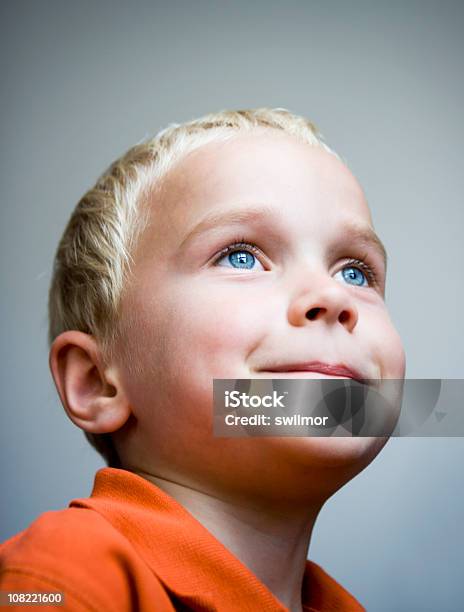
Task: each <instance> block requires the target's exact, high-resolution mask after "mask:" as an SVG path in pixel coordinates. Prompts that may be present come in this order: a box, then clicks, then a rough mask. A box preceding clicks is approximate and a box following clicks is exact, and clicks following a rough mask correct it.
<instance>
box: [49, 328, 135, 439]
mask: <svg viewBox="0 0 464 612" xmlns="http://www.w3.org/2000/svg"><path fill="white" fill-rule="evenodd" d="M49 363H50V370H51V373H52V376H53V379H54V381H55V385H56V388H57V391H58V393H59V395H60V398H61V401H62V403H63V406H64V409H65V410H66V413H67V414H68V416H69V418H70V419H71V421H73V423H75V424H76V425H77V426H78V427H80V428H81V429H84V430H85V431H87V432H89V433H110V432H114V431H117V430H118V429H120V428H121V427H122V426H123V425H124V423H125V422H126V421H127V419H128V418H129V416H130V414H131V408H130V403H129V401H128V399H127V397H126V394H125V392H124V389H123V387H122V383H121V381H120V379H119V377H118V372H117V369H116V367H108V366H105V365H104V364H103V360H102V356H101V351H100V349H99V346H98V344H97V342H96V340H95V338H94V337H93V336H91V335H89V334H85V333H83V332H79V331H66V332H63V333H62V334H60V335H59V336H58V337H57V338H55V340H54V342H53V344H52V346H51V348H50V359H49Z"/></svg>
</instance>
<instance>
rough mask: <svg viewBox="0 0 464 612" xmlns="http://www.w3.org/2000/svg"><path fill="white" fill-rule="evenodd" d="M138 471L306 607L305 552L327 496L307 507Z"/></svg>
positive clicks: (281, 594)
mask: <svg viewBox="0 0 464 612" xmlns="http://www.w3.org/2000/svg"><path fill="white" fill-rule="evenodd" d="M137 473H138V474H139V475H140V476H142V477H143V478H146V479H147V480H149V481H151V482H153V484H155V485H156V486H158V487H159V488H160V489H162V490H163V491H165V492H166V493H167V494H168V495H170V496H171V497H173V498H174V499H175V500H176V501H178V502H179V503H180V504H182V506H184V508H186V510H188V511H189V512H190V514H192V516H194V517H195V518H196V519H197V520H198V521H199V522H200V523H202V525H203V526H204V527H206V529H208V531H210V533H212V534H213V535H214V537H215V538H216V539H218V540H219V541H220V542H221V543H222V544H223V545H224V546H225V547H226V548H228V549H229V551H230V552H231V553H232V554H233V555H235V556H236V557H237V558H238V559H239V560H240V561H241V562H242V563H243V564H244V565H246V566H247V567H248V568H249V569H250V570H251V571H252V572H253V573H254V574H255V575H256V576H257V577H258V579H259V580H261V582H262V583H263V584H265V585H266V586H267V588H268V589H269V590H270V591H271V592H272V593H273V595H274V596H275V597H276V598H277V599H278V600H279V601H280V602H281V603H282V604H283V605H285V606H286V607H287V608H288V609H289V610H291V612H301V610H302V604H301V590H302V582H303V576H304V572H305V566H306V558H307V553H308V549H309V543H310V539H311V533H312V530H313V526H314V523H315V521H316V518H317V515H318V513H319V510H320V509H321V506H322V502H319V503H316V504H314V505H309V504H305V506H304V507H302V508H294V507H292V508H289V507H285V506H284V505H282V507H279V508H276V507H275V506H272V507H271V506H270V504H263V503H261V504H259V503H253V502H246V505H245V503H244V502H243V501H234V500H230V499H228V500H225V499H222V498H220V497H216V496H214V495H212V494H210V493H206V492H204V491H201V490H199V489H195V488H192V487H190V486H186V485H184V484H180V483H178V482H173V481H171V480H166V479H164V478H161V477H159V476H156V475H153V474H148V473H146V472H142V471H137Z"/></svg>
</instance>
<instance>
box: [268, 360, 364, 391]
mask: <svg viewBox="0 0 464 612" xmlns="http://www.w3.org/2000/svg"><path fill="white" fill-rule="evenodd" d="M260 371H261V372H266V373H269V374H272V375H274V374H279V376H275V378H284V377H285V375H286V376H297V377H298V378H345V379H351V380H355V381H356V382H358V383H361V384H363V385H365V384H367V383H368V381H367V379H366V378H365V377H364V376H363V375H362V374H361V373H360V372H358V371H357V370H354V369H353V368H349V367H348V366H346V365H344V364H337V365H330V364H327V363H320V362H311V363H303V364H289V365H285V366H278V367H275V368H271V369H266V370H260ZM308 375H309V376H308Z"/></svg>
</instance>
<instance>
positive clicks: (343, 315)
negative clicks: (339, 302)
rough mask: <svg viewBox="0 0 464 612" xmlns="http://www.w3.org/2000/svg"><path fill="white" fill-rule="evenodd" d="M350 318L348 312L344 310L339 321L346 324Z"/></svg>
mask: <svg viewBox="0 0 464 612" xmlns="http://www.w3.org/2000/svg"><path fill="white" fill-rule="evenodd" d="M349 318H350V315H349V313H348V312H347V311H346V310H344V311H343V312H341V313H340V316H339V317H338V320H339V321H340V323H346V322H347V321H348V319H349Z"/></svg>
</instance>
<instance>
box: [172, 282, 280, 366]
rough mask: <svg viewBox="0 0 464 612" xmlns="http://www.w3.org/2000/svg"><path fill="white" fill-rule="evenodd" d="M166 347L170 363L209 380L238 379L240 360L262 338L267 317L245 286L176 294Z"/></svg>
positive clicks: (243, 362)
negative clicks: (173, 361)
mask: <svg viewBox="0 0 464 612" xmlns="http://www.w3.org/2000/svg"><path fill="white" fill-rule="evenodd" d="M169 311H170V313H171V316H170V319H169V322H168V325H167V327H166V328H165V331H166V342H167V344H168V345H169V346H170V350H171V357H174V358H175V359H176V360H177V359H178V358H179V355H180V354H182V356H183V361H184V363H185V362H187V363H189V364H190V367H191V368H192V369H193V370H195V371H196V372H197V373H199V372H200V371H201V372H202V373H203V374H205V375H209V376H210V377H211V376H213V377H216V378H221V377H222V378H226V377H231V378H233V377H239V376H240V375H242V374H243V368H244V366H245V365H246V358H247V356H248V354H249V353H250V352H251V350H252V349H253V347H254V346H255V345H256V344H257V343H258V342H259V340H260V338H261V337H262V335H263V334H264V333H265V329H266V321H269V317H268V316H266V313H264V312H263V299H262V295H259V293H258V292H257V291H256V290H255V289H254V290H253V291H251V290H249V289H248V286H247V285H246V283H243V284H242V285H240V284H238V283H237V284H235V285H233V283H232V282H231V283H229V284H228V285H226V284H222V285H221V284H219V283H216V284H215V285H214V286H210V285H208V284H206V286H205V287H200V286H195V285H193V286H192V287H191V288H190V289H189V290H182V288H179V289H178V290H176V291H174V292H173V293H172V294H171V296H170V299H169Z"/></svg>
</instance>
